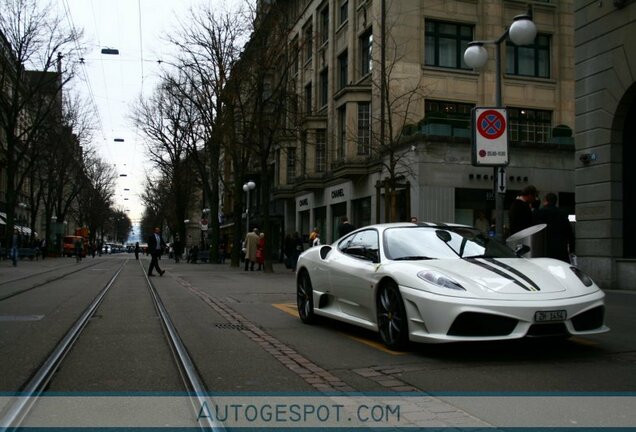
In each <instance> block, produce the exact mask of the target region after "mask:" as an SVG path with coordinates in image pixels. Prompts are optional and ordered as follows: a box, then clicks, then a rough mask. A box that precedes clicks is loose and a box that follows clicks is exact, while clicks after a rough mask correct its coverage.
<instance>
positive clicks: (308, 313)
mask: <svg viewBox="0 0 636 432" xmlns="http://www.w3.org/2000/svg"><path fill="white" fill-rule="evenodd" d="M296 304H297V305H298V315H299V316H300V319H301V321H302V322H304V323H305V324H311V323H312V322H314V321H315V319H316V315H314V291H313V289H312V287H311V279H310V278H309V273H307V272H306V271H303V272H302V273H301V274H300V275H299V276H298V281H297V282H296Z"/></svg>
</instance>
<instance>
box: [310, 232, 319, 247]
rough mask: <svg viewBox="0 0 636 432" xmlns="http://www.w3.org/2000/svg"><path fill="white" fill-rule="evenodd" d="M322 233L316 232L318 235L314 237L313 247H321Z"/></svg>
mask: <svg viewBox="0 0 636 432" xmlns="http://www.w3.org/2000/svg"><path fill="white" fill-rule="evenodd" d="M320 244H321V243H320V231H316V235H315V237H314V240H313V241H312V242H311V245H312V246H320Z"/></svg>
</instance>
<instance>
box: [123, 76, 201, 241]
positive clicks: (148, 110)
mask: <svg viewBox="0 0 636 432" xmlns="http://www.w3.org/2000/svg"><path fill="white" fill-rule="evenodd" d="M172 80H175V81H177V82H180V83H181V82H183V81H182V79H180V78H178V77H173V78H172V79H171V81H172ZM197 115H198V113H197V111H196V110H195V109H194V107H193V104H192V103H191V102H190V101H189V100H188V99H185V98H183V97H182V95H181V94H180V92H179V91H177V90H175V87H174V86H173V85H172V84H171V82H170V81H167V82H164V83H162V84H160V85H159V86H158V87H157V89H156V90H155V92H154V94H153V95H152V96H151V97H150V98H149V99H148V100H140V101H138V103H137V104H136V106H135V107H134V109H133V113H132V120H133V123H134V124H135V126H136V127H137V128H138V129H139V131H141V133H142V134H143V135H144V136H145V137H146V140H147V153H148V156H149V159H150V162H151V163H152V164H153V165H154V167H155V168H156V169H157V171H158V174H157V175H153V176H151V178H150V179H149V183H150V184H151V185H152V183H153V182H158V181H166V182H168V185H169V192H170V193H169V195H168V196H167V197H165V199H167V200H168V203H166V204H165V205H167V204H172V205H173V207H172V206H171V208H169V210H171V211H170V212H169V214H166V215H165V217H166V218H167V219H168V220H169V221H170V222H171V224H174V225H178V227H179V229H178V231H176V232H178V233H179V234H180V236H181V238H182V239H185V226H184V225H183V223H179V221H183V220H184V219H186V217H187V211H188V209H189V208H190V204H191V202H192V194H193V191H194V185H195V179H196V172H195V170H194V167H193V163H192V159H191V158H190V157H189V151H188V149H190V148H192V147H194V146H196V145H197V143H195V142H194V141H197V140H198V137H199V134H198V133H197V132H196V129H197V125H198V124H199V119H198V117H197ZM157 198H158V197H157ZM157 198H154V199H157ZM148 199H149V200H152V199H153V198H152V197H148ZM166 208H167V207H164V209H166ZM174 225H173V226H174Z"/></svg>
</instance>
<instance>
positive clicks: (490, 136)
mask: <svg viewBox="0 0 636 432" xmlns="http://www.w3.org/2000/svg"><path fill="white" fill-rule="evenodd" d="M472 121H473V128H472V129H473V131H472V132H473V134H472V137H473V143H472V144H473V145H472V164H473V165H474V166H484V167H485V166H491V167H493V171H492V182H493V186H492V189H493V193H494V194H495V224H496V225H495V226H496V231H495V233H496V234H495V235H496V238H497V239H498V240H503V215H504V213H503V205H504V197H505V193H506V169H505V166H506V165H508V112H507V110H506V108H503V107H500V106H497V107H475V108H474V109H473V111H472Z"/></svg>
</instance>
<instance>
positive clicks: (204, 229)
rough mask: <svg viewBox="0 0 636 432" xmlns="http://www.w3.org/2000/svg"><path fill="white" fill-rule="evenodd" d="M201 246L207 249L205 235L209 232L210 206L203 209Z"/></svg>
mask: <svg viewBox="0 0 636 432" xmlns="http://www.w3.org/2000/svg"><path fill="white" fill-rule="evenodd" d="M201 213H202V215H201V248H203V249H205V248H206V244H205V236H206V234H207V233H208V216H207V215H208V213H210V209H209V208H204V209H203V210H201Z"/></svg>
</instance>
